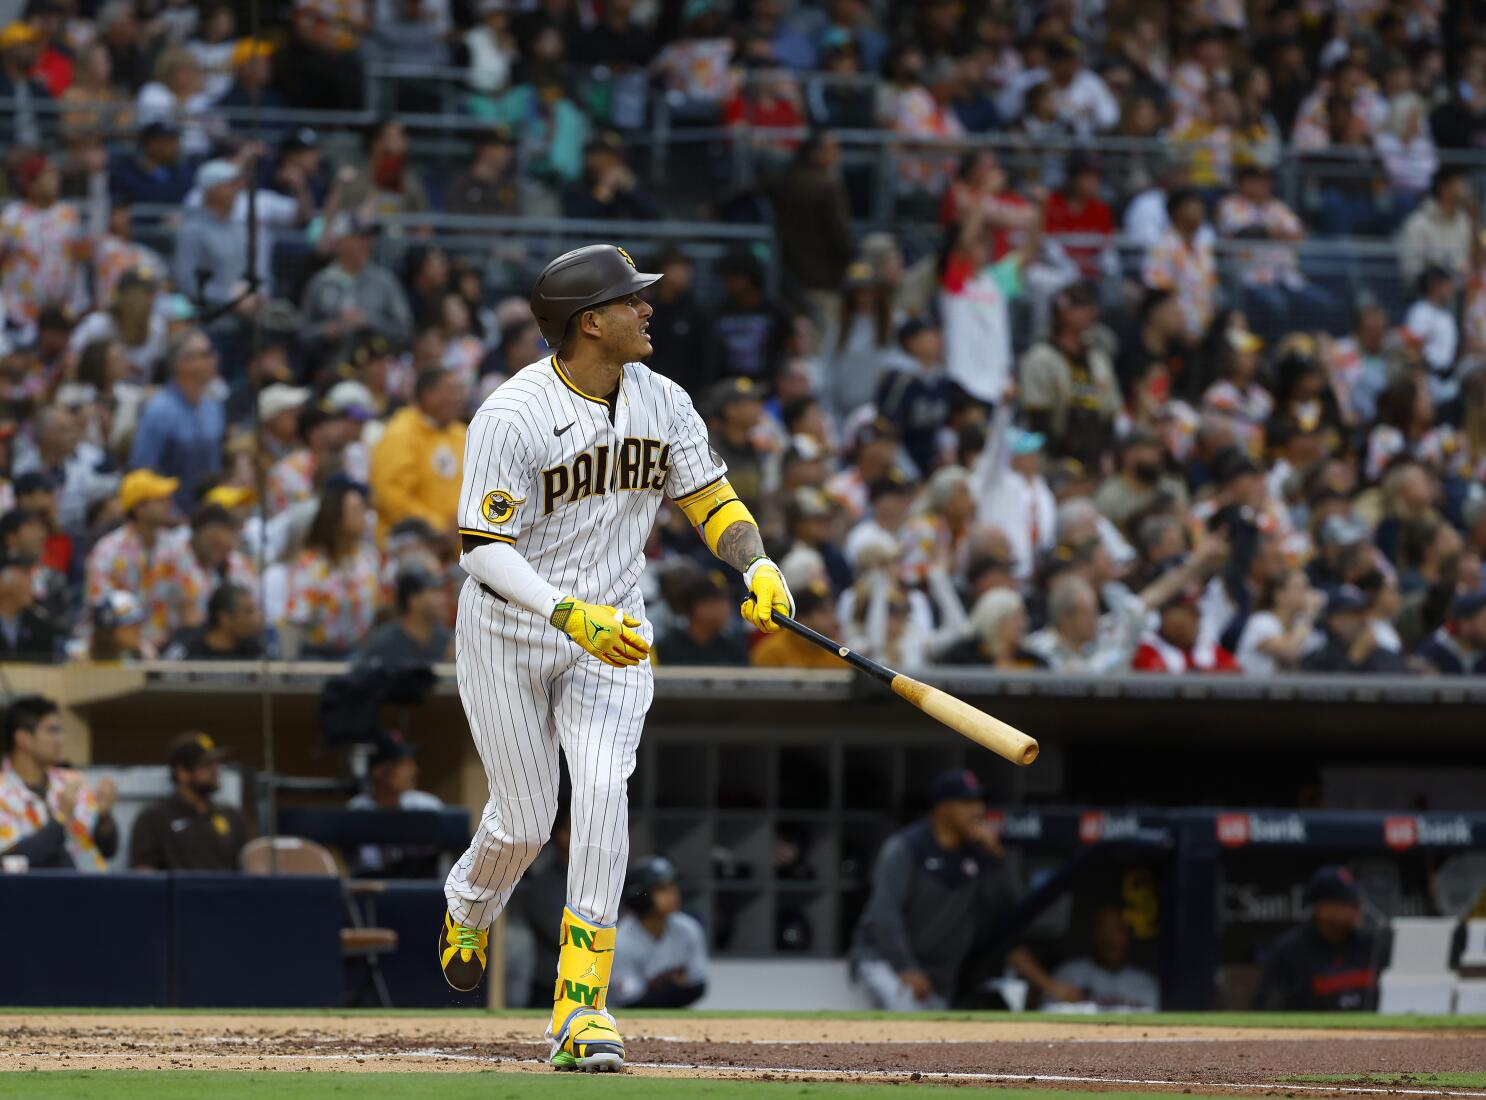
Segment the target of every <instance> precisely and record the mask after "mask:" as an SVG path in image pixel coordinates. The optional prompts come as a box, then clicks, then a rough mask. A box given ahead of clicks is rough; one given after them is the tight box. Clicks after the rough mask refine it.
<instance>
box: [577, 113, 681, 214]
mask: <svg viewBox="0 0 1486 1100" xmlns="http://www.w3.org/2000/svg"><path fill="white" fill-rule="evenodd" d="M562 213H563V216H564V217H567V218H608V219H612V220H614V221H649V220H651V219H654V218H658V217H660V207H659V206H657V205H656V202H655V199H654V197H653V196H651V194H650V193H649V192H648V191H646V190H645V189H644V188H643V187H641V186H640V181H639V179H638V178H637V177H636V176H635V173H634V169H632V168H631V167H630V166H629V163H628V161H627V159H626V156H625V148H624V139H623V138H621V137H620V136H619V135H618V134H617V133H615V132H614V131H612V130H606V131H603V132H602V133H599V134H598V135H596V136H595V137H594V138H592V139H591V140H590V141H589V143H588V144H587V145H586V146H585V147H584V149H583V178H582V179H580V180H579V181H578V182H577V183H575V184H573V185H572V186H570V187H568V188H567V189H566V190H565V191H564V192H563V194H562Z"/></svg>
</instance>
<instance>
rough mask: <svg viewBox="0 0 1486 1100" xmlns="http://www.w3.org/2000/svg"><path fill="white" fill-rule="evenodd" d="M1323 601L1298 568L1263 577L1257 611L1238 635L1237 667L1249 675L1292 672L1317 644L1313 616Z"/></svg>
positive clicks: (1317, 637) (1324, 601)
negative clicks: (1265, 578)
mask: <svg viewBox="0 0 1486 1100" xmlns="http://www.w3.org/2000/svg"><path fill="white" fill-rule="evenodd" d="M1325 604H1326V596H1325V594H1324V593H1322V592H1319V591H1317V590H1316V589H1314V588H1312V587H1311V583H1310V581H1309V579H1307V577H1306V575H1305V571H1304V570H1302V569H1286V570H1282V571H1281V572H1279V573H1276V574H1274V575H1273V576H1271V577H1269V578H1268V579H1267V580H1265V582H1264V585H1263V587H1262V588H1261V589H1260V591H1259V600H1258V610H1256V611H1255V612H1254V614H1252V615H1250V616H1249V619H1248V622H1246V623H1245V624H1244V628H1243V632H1242V633H1241V634H1240V635H1239V637H1238V652H1237V654H1236V656H1237V658H1238V664H1239V667H1240V668H1242V669H1243V671H1244V673H1245V674H1247V675H1249V676H1273V675H1274V674H1275V673H1276V672H1293V671H1294V670H1296V669H1298V668H1299V667H1300V661H1301V658H1302V657H1304V656H1305V655H1306V654H1307V653H1310V652H1311V651H1312V650H1314V649H1317V648H1319V647H1320V645H1321V641H1322V639H1321V635H1320V633H1319V632H1318V631H1317V630H1316V619H1317V617H1318V616H1319V615H1320V614H1321V609H1322V608H1323V607H1324V606H1325Z"/></svg>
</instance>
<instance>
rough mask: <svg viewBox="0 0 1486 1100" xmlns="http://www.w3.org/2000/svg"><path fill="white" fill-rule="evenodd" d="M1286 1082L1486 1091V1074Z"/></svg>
mask: <svg viewBox="0 0 1486 1100" xmlns="http://www.w3.org/2000/svg"><path fill="white" fill-rule="evenodd" d="M1285 1080H1286V1081H1304V1082H1308V1083H1309V1082H1316V1083H1318V1084H1328V1085H1330V1084H1345V1085H1353V1084H1357V1085H1425V1086H1440V1087H1442V1088H1457V1089H1486V1073H1475V1072H1469V1073H1363V1074H1356V1073H1305V1074H1301V1075H1300V1076H1299V1077H1286V1078H1285Z"/></svg>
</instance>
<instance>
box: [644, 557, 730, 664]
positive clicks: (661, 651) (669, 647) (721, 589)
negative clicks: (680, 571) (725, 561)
mask: <svg viewBox="0 0 1486 1100" xmlns="http://www.w3.org/2000/svg"><path fill="white" fill-rule="evenodd" d="M676 604H677V605H678V606H677V607H676V610H677V611H678V612H679V613H680V615H681V617H682V621H681V622H678V623H677V624H676V625H675V626H674V627H672V628H671V629H670V630H668V631H666V633H665V634H663V635H661V637H660V638H659V639H658V640H657V641H656V643H655V652H656V654H657V656H658V657H659V660H660V663H661V664H663V665H665V666H666V667H667V668H669V667H671V666H672V665H686V666H691V665H733V666H737V667H742V666H743V665H746V664H747V663H748V647H747V646H746V645H745V644H744V641H743V639H742V638H741V637H739V636H738V635H737V634H736V633H734V632H733V631H731V630H729V629H728V627H729V624H730V623H731V622H732V618H733V600H732V595H731V594H730V593H729V592H728V590H727V588H726V587H725V586H724V585H723V583H722V581H721V579H720V578H718V577H717V576H715V575H714V574H711V573H704V574H702V575H701V576H698V577H695V578H693V579H692V580H691V581H689V582H688V583H687V584H686V585H684V586H683V587H682V588H681V590H680V591H679V592H678V593H677V595H676Z"/></svg>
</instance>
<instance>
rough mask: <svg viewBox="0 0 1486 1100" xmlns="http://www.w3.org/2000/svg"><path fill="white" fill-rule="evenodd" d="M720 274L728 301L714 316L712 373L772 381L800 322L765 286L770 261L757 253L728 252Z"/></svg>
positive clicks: (744, 250)
mask: <svg viewBox="0 0 1486 1100" xmlns="http://www.w3.org/2000/svg"><path fill="white" fill-rule="evenodd" d="M717 274H718V277H719V278H720V279H721V280H722V300H721V301H719V302H718V303H717V308H716V310H714V311H713V314H712V333H711V335H712V342H711V352H710V356H709V361H710V365H711V370H712V376H713V377H714V378H736V377H741V378H748V379H751V380H752V381H753V382H755V383H767V384H770V385H772V384H773V382H774V379H775V377H776V376H777V375H778V374H779V369H780V367H782V366H783V365H784V353H785V349H786V345H787V343H788V341H789V337H790V333H791V331H792V329H793V325H794V322H793V320H792V319H791V317H790V315H789V313H787V312H786V311H785V309H784V307H783V306H782V305H780V304H779V303H778V302H777V301H775V300H774V299H773V298H771V297H770V296H769V294H768V292H767V291H766V290H765V288H764V275H765V271H764V265H763V264H762V263H761V262H760V261H759V259H758V257H756V256H755V255H754V254H753V253H752V252H749V251H747V250H746V249H740V250H738V251H735V252H732V253H730V254H729V255H727V256H724V257H723V258H722V259H721V260H719V261H718V264H717ZM662 282H664V280H662Z"/></svg>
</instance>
